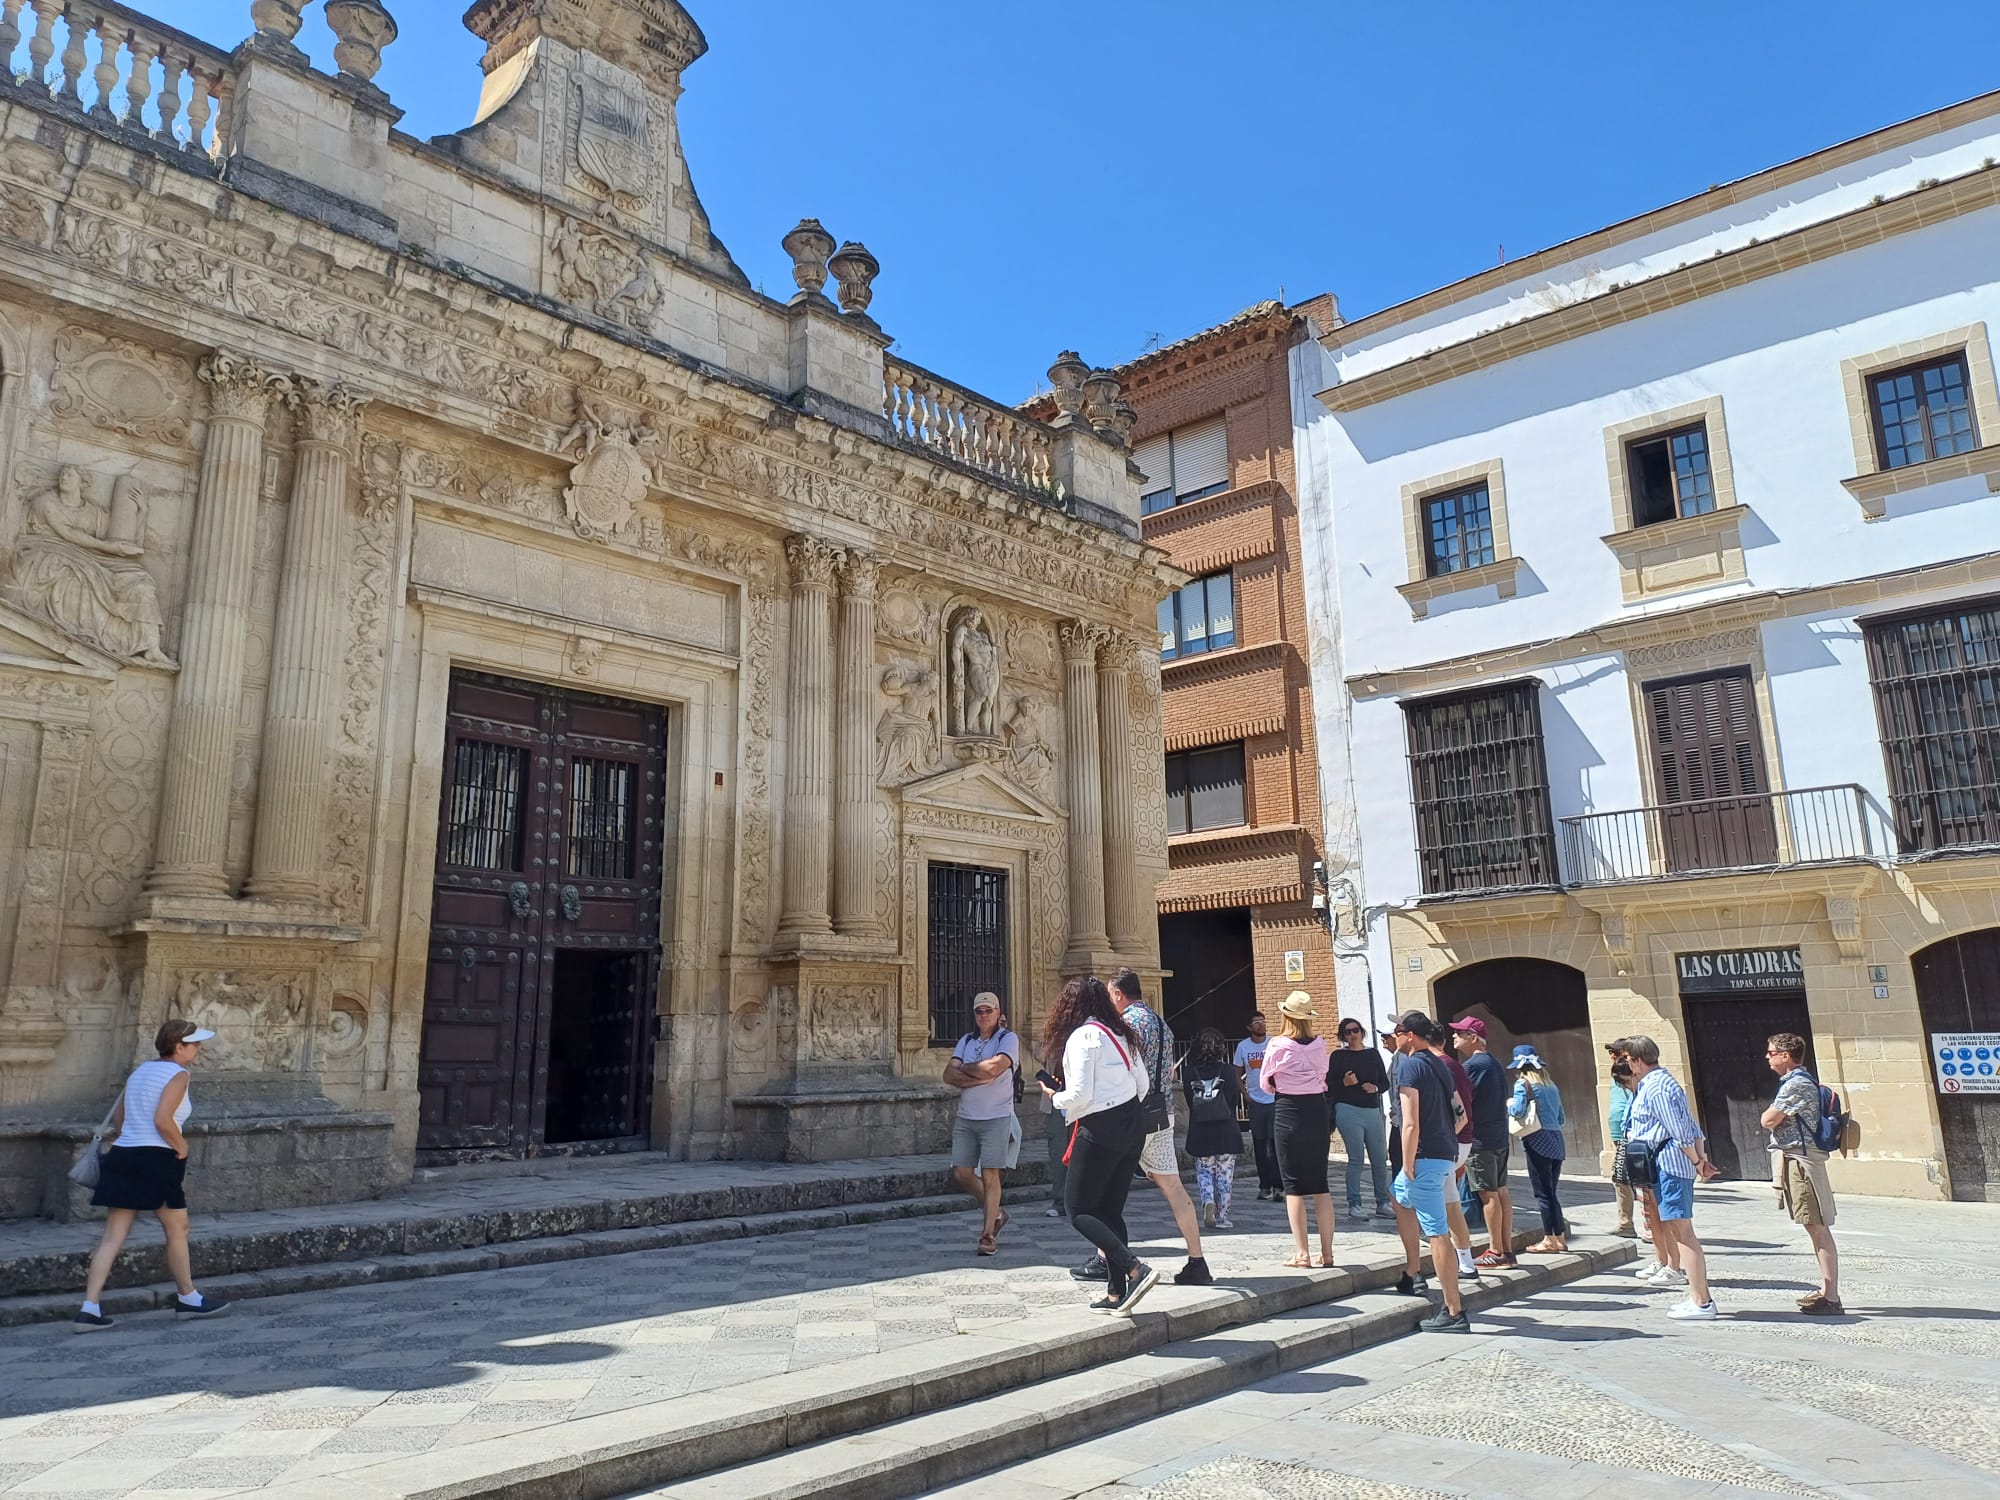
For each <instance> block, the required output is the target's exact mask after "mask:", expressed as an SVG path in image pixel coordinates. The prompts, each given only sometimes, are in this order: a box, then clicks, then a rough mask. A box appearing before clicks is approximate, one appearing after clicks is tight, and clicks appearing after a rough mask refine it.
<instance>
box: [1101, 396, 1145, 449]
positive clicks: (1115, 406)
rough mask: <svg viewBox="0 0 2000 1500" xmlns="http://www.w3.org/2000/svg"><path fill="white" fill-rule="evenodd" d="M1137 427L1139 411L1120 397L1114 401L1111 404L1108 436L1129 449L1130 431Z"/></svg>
mask: <svg viewBox="0 0 2000 1500" xmlns="http://www.w3.org/2000/svg"><path fill="white" fill-rule="evenodd" d="M1138 425H1139V409H1138V408H1137V407H1135V406H1134V405H1133V404H1132V403H1131V402H1130V401H1127V400H1126V399H1125V398H1124V397H1123V396H1120V397H1119V398H1118V399H1117V400H1116V401H1114V402H1112V403H1111V421H1110V423H1109V424H1108V435H1109V436H1111V437H1115V438H1117V439H1118V441H1119V442H1121V443H1123V444H1125V445H1126V446H1127V447H1130V446H1131V444H1132V429H1133V428H1134V427H1136V426H1138Z"/></svg>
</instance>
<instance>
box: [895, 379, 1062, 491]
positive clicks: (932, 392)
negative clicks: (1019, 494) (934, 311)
mask: <svg viewBox="0 0 2000 1500" xmlns="http://www.w3.org/2000/svg"><path fill="white" fill-rule="evenodd" d="M883 375H884V383H883V391H882V415H883V416H884V417H886V418H887V419H888V422H889V425H890V426H891V427H892V428H894V429H895V432H896V435H897V436H898V437H900V438H903V439H905V440H906V441H908V442H912V443H916V444H918V445H920V446H922V447H925V448H929V449H931V450H932V451H933V452H936V453H941V454H943V455H944V456H945V457H947V458H951V459H955V460H957V461H958V462H959V463H962V464H964V465H966V466H967V467H968V468H973V469H978V470H979V471H980V472H982V473H985V474H990V475H992V476H993V477H994V478H995V479H998V480H1001V481H1002V482H1004V483H1006V484H1010V485H1014V486H1016V487H1018V488H1020V489H1025V490H1031V491H1034V492H1035V493H1037V494H1041V495H1044V496H1046V497H1048V498H1050V499H1057V498H1060V497H1059V495H1058V494H1057V487H1056V480H1055V444H1054V440H1053V439H1052V438H1051V437H1050V435H1049V430H1048V429H1047V428H1046V427H1044V426H1042V424H1041V423H1039V422H1036V421H1031V420H1030V419H1029V418H1027V417H1024V416H1022V415H1020V414H1019V413H1018V412H1011V411H1008V410H1007V409H1006V408H1005V407H1002V406H998V405H995V404H994V403H993V402H991V401H988V400H987V399H986V398H985V397H984V396H980V395H976V394H974V393H973V392H971V391H968V390H967V389H966V388H965V387H964V386H962V385H955V384H953V383H952V382H951V381H949V380H946V379H945V378H944V377H943V376H942V375H933V374H932V373H931V372H930V371H928V370H925V369H922V368H920V367H918V366H916V365H913V364H909V363H906V362H905V361H903V360H900V359H894V358H889V359H885V360H884V361H883Z"/></svg>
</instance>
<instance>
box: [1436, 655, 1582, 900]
mask: <svg viewBox="0 0 2000 1500" xmlns="http://www.w3.org/2000/svg"><path fill="white" fill-rule="evenodd" d="M1403 711H1404V713H1405V715H1406V716H1407V719H1408V731H1409V743H1410V795H1411V800H1412V801H1413V802H1414V803H1415V806H1416V815H1417V858H1418V862H1419V864H1420V865H1421V866H1422V870H1423V882H1424V890H1425V892H1426V893H1427V894H1439V893H1443V892H1448V891H1482V890H1493V889H1496V888H1501V887H1508V886H1536V885H1554V884H1555V883H1556V882H1557V880H1558V878H1559V877H1558V874H1557V868H1556V845H1555V836H1554V833H1553V828H1554V825H1553V822H1552V821H1551V818H1550V815H1549V777H1548V768H1547V765H1546V763H1545V762H1544V759H1543V755H1542V713H1541V697H1540V684H1539V683H1536V682H1533V681H1529V682H1510V683H1504V684H1502V685H1500V686H1498V687H1494V688H1487V689H1482V690H1481V691H1479V692H1476V693H1463V694H1457V695H1454V696H1452V697H1449V698H1433V699H1429V700H1426V701H1424V702H1420V703H1408V704H1405V705H1404V708H1403Z"/></svg>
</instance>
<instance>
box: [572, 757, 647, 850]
mask: <svg viewBox="0 0 2000 1500" xmlns="http://www.w3.org/2000/svg"><path fill="white" fill-rule="evenodd" d="M632 772H633V766H632V763H631V762H630V761H623V760H592V759H588V758H586V757H584V756H581V755H579V756H577V757H576V759H574V760H573V761H571V762H570V771H569V859H568V861H567V865H568V873H569V874H571V875H580V876H582V877H584V878H585V879H587V880H589V879H595V880H630V879H631V878H632Z"/></svg>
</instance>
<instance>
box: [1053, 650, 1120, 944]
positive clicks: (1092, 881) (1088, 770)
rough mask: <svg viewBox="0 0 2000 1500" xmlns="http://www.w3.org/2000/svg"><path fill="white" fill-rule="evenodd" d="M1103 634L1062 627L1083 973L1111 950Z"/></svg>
mask: <svg viewBox="0 0 2000 1500" xmlns="http://www.w3.org/2000/svg"><path fill="white" fill-rule="evenodd" d="M1103 640H1104V629H1103V627H1102V626H1098V625H1088V624H1085V623H1084V622H1083V621H1081V620H1072V621H1070V622H1069V623H1067V624H1065V625H1064V626H1063V627H1062V654H1063V775H1064V780H1065V784H1066V786H1067V789H1068V792H1069V952H1068V954H1067V955H1066V956H1065V958H1064V960H1063V965H1064V967H1065V968H1084V967H1088V966H1089V964H1090V963H1091V955H1093V954H1097V953H1102V952H1103V951H1104V950H1105V948H1107V947H1108V946H1109V945H1110V939H1109V938H1108V937H1107V936H1106V934H1105V931H1104V817H1103V812H1102V809H1101V806H1100V804H1099V801H1098V799H1099V796H1100V795H1101V791H1102V783H1101V779H1100V768H1099V765H1098V761H1099V759H1100V753H1099V741H1098V735H1097V648H1098V646H1099V644H1100V643H1101V642H1102V641H1103Z"/></svg>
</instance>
